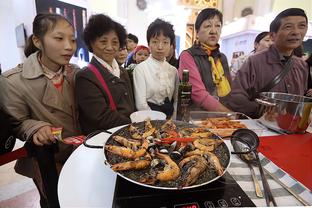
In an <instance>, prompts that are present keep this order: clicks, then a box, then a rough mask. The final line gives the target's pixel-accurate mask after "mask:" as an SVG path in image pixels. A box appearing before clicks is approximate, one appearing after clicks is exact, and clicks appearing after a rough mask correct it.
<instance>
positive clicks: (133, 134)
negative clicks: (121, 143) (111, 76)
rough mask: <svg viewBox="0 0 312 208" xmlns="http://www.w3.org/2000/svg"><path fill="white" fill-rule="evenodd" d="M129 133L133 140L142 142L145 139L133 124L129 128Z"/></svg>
mask: <svg viewBox="0 0 312 208" xmlns="http://www.w3.org/2000/svg"><path fill="white" fill-rule="evenodd" d="M129 132H130V134H131V137H132V138H133V139H138V140H141V139H142V138H143V137H142V135H141V134H140V131H139V129H138V128H137V127H135V126H133V125H132V124H130V126H129Z"/></svg>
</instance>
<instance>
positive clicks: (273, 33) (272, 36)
mask: <svg viewBox="0 0 312 208" xmlns="http://www.w3.org/2000/svg"><path fill="white" fill-rule="evenodd" d="M270 38H271V39H272V41H273V42H274V41H275V39H276V33H275V32H271V33H270Z"/></svg>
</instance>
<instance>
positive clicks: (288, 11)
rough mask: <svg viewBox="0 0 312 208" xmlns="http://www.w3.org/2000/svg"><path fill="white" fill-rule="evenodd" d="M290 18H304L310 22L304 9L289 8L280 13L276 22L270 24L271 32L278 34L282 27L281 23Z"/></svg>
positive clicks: (275, 19)
mask: <svg viewBox="0 0 312 208" xmlns="http://www.w3.org/2000/svg"><path fill="white" fill-rule="evenodd" d="M290 16H302V17H304V18H305V19H306V22H308V18H307V15H306V13H305V11H304V10H303V9H300V8H289V9H286V10H284V11H282V12H281V13H279V14H278V15H277V16H276V17H275V18H274V20H273V21H272V22H271V24H270V32H275V33H276V32H277V31H278V30H279V28H280V26H281V21H282V19H283V18H285V17H290Z"/></svg>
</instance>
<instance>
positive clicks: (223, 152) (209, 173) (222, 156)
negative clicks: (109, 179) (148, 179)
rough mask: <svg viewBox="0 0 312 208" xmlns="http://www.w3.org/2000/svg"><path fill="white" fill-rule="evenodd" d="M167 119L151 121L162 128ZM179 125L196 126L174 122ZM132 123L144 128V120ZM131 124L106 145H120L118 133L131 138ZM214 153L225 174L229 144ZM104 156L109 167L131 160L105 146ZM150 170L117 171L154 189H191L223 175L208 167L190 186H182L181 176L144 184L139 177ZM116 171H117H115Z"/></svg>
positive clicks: (229, 154) (136, 182) (221, 146)
mask: <svg viewBox="0 0 312 208" xmlns="http://www.w3.org/2000/svg"><path fill="white" fill-rule="evenodd" d="M165 122H166V121H165V120H153V121H151V123H152V125H153V126H154V127H156V128H157V129H159V128H160V126H161V125H162V124H164V123H165ZM174 123H175V124H176V126H177V129H178V130H180V129H182V128H187V127H195V125H193V124H189V123H186V122H180V121H175V122H174ZM132 125H134V126H136V127H139V128H141V129H144V122H139V123H133V124H132ZM128 128H129V126H125V127H123V128H121V129H119V130H118V131H116V132H114V133H113V134H112V135H111V136H110V137H109V138H108V140H107V141H106V142H105V144H104V147H105V145H106V144H111V145H117V146H120V144H119V143H117V142H116V141H114V139H113V137H114V136H116V135H118V136H123V137H127V138H131V135H130V132H129V130H128ZM213 137H214V138H215V139H222V138H220V137H219V136H217V135H213ZM214 154H215V155H216V156H217V157H218V158H219V160H220V163H221V165H222V167H223V168H224V172H223V174H224V173H225V172H226V170H227V169H228V167H229V165H230V158H231V153H230V151H229V148H228V147H227V145H226V144H225V143H224V142H223V143H222V144H220V145H219V146H218V147H217V148H216V149H215V150H214ZM104 157H105V164H106V165H107V166H108V167H111V165H112V164H115V163H120V162H125V161H129V159H125V158H122V157H120V156H118V155H114V154H112V153H110V152H108V151H107V150H105V148H104ZM149 171H150V168H147V169H144V170H127V171H120V172H116V173H117V174H118V175H119V176H121V177H122V178H124V179H126V180H128V181H131V182H133V183H135V184H138V185H141V186H145V187H150V188H154V189H164V190H179V189H190V188H196V187H199V186H203V185H206V184H209V183H211V182H213V181H215V180H217V179H218V178H220V177H221V176H222V175H223V174H222V175H218V174H217V173H216V171H215V170H214V169H213V168H206V170H205V171H204V173H203V174H201V176H200V177H199V178H198V179H197V180H196V182H195V183H194V184H192V185H190V186H184V187H181V186H179V185H178V182H179V178H178V179H176V180H175V181H170V182H158V183H156V184H154V185H148V184H144V183H141V182H139V181H138V179H139V177H140V176H142V175H143V174H148V172H149ZM114 172H115V171H114Z"/></svg>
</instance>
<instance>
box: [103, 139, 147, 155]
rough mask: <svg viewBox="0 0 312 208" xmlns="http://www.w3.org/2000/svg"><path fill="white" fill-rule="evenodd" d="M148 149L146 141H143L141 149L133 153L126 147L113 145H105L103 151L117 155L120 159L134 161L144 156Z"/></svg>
mask: <svg viewBox="0 0 312 208" xmlns="http://www.w3.org/2000/svg"><path fill="white" fill-rule="evenodd" d="M147 148H148V141H147V140H146V139H144V140H143V143H142V145H141V147H140V148H139V149H138V150H137V151H134V150H132V149H130V148H128V147H121V146H115V145H109V144H107V145H105V149H106V150H107V151H109V152H111V153H113V154H116V155H119V156H121V157H125V158H130V159H135V158H138V157H141V156H143V155H145V153H146V150H147Z"/></svg>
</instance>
